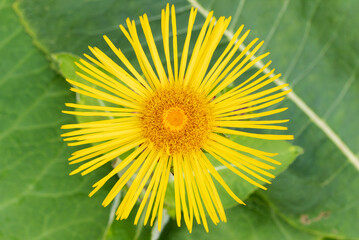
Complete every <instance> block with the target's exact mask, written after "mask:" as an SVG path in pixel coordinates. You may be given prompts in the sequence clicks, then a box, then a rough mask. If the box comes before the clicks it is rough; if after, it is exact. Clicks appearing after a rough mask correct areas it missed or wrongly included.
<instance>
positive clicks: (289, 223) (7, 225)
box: [0, 0, 359, 240]
mask: <svg viewBox="0 0 359 240" xmlns="http://www.w3.org/2000/svg"><path fill="white" fill-rule="evenodd" d="M166 3H167V2H165V1H154V0H152V1H151V0H137V1H134V0H133V1H131V0H128V1H124V0H120V1H115V0H102V1H100V0H78V1H72V0H63V1H60V0H17V1H14V0H0V56H1V58H0V239H4V240H8V239H19V240H22V239H26V240H27V239H158V238H160V239H196V240H199V239H218V238H223V239H259V240H261V239H275V240H277V239H318V240H319V239H359V160H358V155H359V130H358V128H359V107H358V105H359V81H358V78H359V77H358V74H359V73H358V71H359V70H358V66H359V44H358V43H359V31H358V25H359V15H358V14H357V13H358V11H359V1H357V0H343V1H338V0H322V1H320V0H292V1H290V0H268V1H264V0H263V1H259V0H252V1H249V0H247V1H245V0H240V1H238V0H211V1H199V2H197V1H189V2H188V1H184V0H178V1H171V2H170V3H174V4H175V6H176V10H177V18H178V29H179V33H180V36H179V41H180V42H181V41H183V38H184V37H185V34H186V25H187V18H188V15H189V9H190V8H191V6H197V7H200V9H201V10H202V11H200V12H199V13H198V15H197V20H196V23H195V34H196V33H198V30H199V28H200V27H201V23H202V22H203V19H204V15H205V12H206V11H209V10H214V11H215V16H217V17H219V16H226V17H228V16H232V23H231V25H230V26H229V29H228V32H227V33H229V34H231V33H233V31H235V30H236V29H237V28H238V27H239V26H240V25H241V24H244V25H245V29H251V34H250V37H249V39H248V41H249V40H251V39H253V38H255V37H259V38H260V39H261V40H264V41H265V43H264V46H263V47H262V52H264V51H270V52H271V55H270V56H269V59H271V60H273V64H272V65H273V66H274V67H275V68H276V72H277V73H279V72H281V73H282V74H283V77H282V78H281V80H282V81H285V82H288V83H289V84H290V86H291V87H292V88H293V90H294V93H295V94H296V96H298V98H296V99H293V98H291V99H287V100H286V101H285V102H283V103H282V104H281V105H282V106H288V107H289V110H288V111H286V112H285V113H283V114H282V115H281V117H282V118H283V119H286V118H290V119H291V122H290V123H289V125H288V127H289V132H290V133H291V134H294V136H295V140H294V141H293V142H292V144H294V145H297V146H300V147H301V148H302V149H303V150H304V151H303V154H302V155H300V156H299V157H298V158H297V159H296V160H295V161H294V163H293V164H292V165H291V166H289V168H288V170H286V171H285V172H283V173H282V174H281V175H280V176H278V177H277V178H276V179H274V181H273V184H272V185H270V186H269V189H268V190H267V191H262V190H259V191H256V192H254V193H253V194H252V195H251V196H250V197H249V198H248V199H246V203H247V206H234V207H232V208H229V209H227V210H226V213H227V217H228V223H220V224H219V225H218V226H212V225H211V226H210V232H209V233H206V232H205V231H204V229H203V227H202V226H195V227H194V231H193V233H192V234H191V235H189V234H188V231H187V229H186V228H185V227H182V228H178V227H177V226H176V224H175V222H174V221H173V220H169V221H168V223H167V225H166V226H165V227H164V229H163V231H162V233H161V234H159V233H158V232H157V230H156V229H155V228H149V227H147V226H146V227H142V226H140V227H136V226H133V219H132V220H131V219H130V220H128V221H112V215H111V212H113V211H112V210H111V207H107V208H103V207H102V206H101V202H102V200H103V198H104V196H105V195H106V193H107V192H108V191H109V189H110V187H111V184H108V185H105V187H104V188H103V189H101V190H100V191H99V193H98V194H96V195H95V196H94V197H92V198H91V199H90V198H88V197H87V194H88V193H89V192H90V190H91V189H92V187H91V185H92V184H93V183H94V182H96V180H97V179H99V178H100V177H101V176H103V175H105V174H106V172H108V171H109V169H111V166H110V165H109V166H106V167H103V168H102V169H100V170H98V171H96V172H94V173H92V174H90V175H88V176H86V177H81V176H77V175H76V176H71V177H69V176H68V174H69V172H71V170H73V169H74V167H73V166H68V164H67V158H68V157H69V155H70V154H71V152H72V151H73V149H71V148H69V147H67V146H66V144H64V143H63V142H62V139H61V138H60V134H61V132H62V131H60V126H61V125H62V124H64V123H70V122H74V121H75V119H74V118H73V117H71V116H65V115H64V114H62V113H61V110H62V109H64V103H65V102H74V101H75V96H74V94H73V93H71V92H70V91H69V90H68V89H69V87H70V86H69V85H68V84H67V83H66V82H65V80H64V77H63V75H66V73H64V72H63V71H62V69H61V68H59V65H61V62H59V61H58V60H59V58H58V57H57V56H59V54H67V53H69V54H73V55H75V56H81V55H82V54H83V53H87V52H88V50H87V46H88V45H91V46H98V47H99V48H100V49H103V50H104V51H105V52H107V53H108V54H109V55H111V53H110V51H109V48H108V47H106V44H105V42H104V40H103V39H102V35H103V34H106V35H107V36H108V37H110V39H111V40H112V41H113V42H115V44H116V46H120V47H121V49H122V50H123V52H124V53H125V54H126V56H128V58H130V59H131V58H134V54H133V53H132V52H131V49H130V48H129V44H128V43H127V41H126V40H125V39H124V36H123V35H122V34H121V31H120V30H119V28H118V25H119V24H124V23H125V19H126V18H127V17H130V18H131V19H135V20H136V22H139V21H137V20H138V16H140V15H142V14H144V13H147V14H148V16H149V19H150V21H151V27H152V30H153V32H154V34H155V39H156V41H157V43H158V44H161V35H160V10H161V9H162V8H164V7H165V6H166ZM138 29H140V26H138ZM227 42H228V39H226V37H224V39H223V42H222V44H221V46H220V47H223V46H225V44H226V43H227ZM303 102H304V103H305V108H303V105H302V104H301V103H303ZM308 109H309V110H308ZM308 111H309V112H310V113H311V114H312V115H310V114H309V115H308ZM313 114H314V115H313ZM316 117H318V118H316ZM322 123H324V125H323V124H322ZM328 132H329V133H335V135H330V134H328ZM254 144H256V143H254ZM283 144H284V143H283ZM267 147H269V148H271V146H267ZM273 148H274V149H275V146H274V145H273ZM291 149H292V148H291V147H290V145H289V144H288V147H287V150H288V151H289V152H290V150H291ZM296 154H298V152H295V153H292V155H291V156H290V157H288V162H287V165H288V164H289V163H290V162H291V161H292V160H293V159H294V157H295V156H296ZM283 170H284V169H283ZM238 180H239V181H240V179H238ZM234 184H236V182H234ZM238 184H239V185H240V183H238ZM238 190H239V191H240V190H241V188H239V189H238ZM253 191H254V190H251V191H250V193H252V192H253ZM248 194H249V193H248ZM246 197H248V196H246Z"/></svg>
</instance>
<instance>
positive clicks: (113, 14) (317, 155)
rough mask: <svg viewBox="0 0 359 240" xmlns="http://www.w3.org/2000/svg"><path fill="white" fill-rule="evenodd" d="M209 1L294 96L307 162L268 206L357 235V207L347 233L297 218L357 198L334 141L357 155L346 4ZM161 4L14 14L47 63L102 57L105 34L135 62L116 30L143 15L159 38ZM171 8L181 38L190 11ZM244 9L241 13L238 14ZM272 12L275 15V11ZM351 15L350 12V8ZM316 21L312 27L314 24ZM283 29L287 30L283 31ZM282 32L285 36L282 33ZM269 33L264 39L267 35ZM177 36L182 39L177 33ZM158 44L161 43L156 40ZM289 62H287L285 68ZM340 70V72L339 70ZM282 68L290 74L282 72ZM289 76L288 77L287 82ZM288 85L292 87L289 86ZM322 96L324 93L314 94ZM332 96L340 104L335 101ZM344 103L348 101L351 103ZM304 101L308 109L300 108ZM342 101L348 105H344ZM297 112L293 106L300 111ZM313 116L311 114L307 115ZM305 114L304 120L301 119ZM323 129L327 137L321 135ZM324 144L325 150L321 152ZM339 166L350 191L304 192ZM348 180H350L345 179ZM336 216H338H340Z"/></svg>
mask: <svg viewBox="0 0 359 240" xmlns="http://www.w3.org/2000/svg"><path fill="white" fill-rule="evenodd" d="M211 2H212V3H214V4H215V5H214V6H210V7H211V8H214V9H215V10H216V14H219V15H221V14H225V15H227V16H228V15H233V16H234V20H236V19H237V20H238V19H239V20H240V23H245V24H246V27H250V28H252V29H255V30H256V31H254V34H252V35H251V36H253V37H255V36H260V37H262V38H263V39H266V40H267V44H266V47H267V48H268V49H270V50H271V51H272V52H273V54H272V55H271V56H272V59H273V60H274V63H275V64H274V65H275V66H276V67H278V69H279V70H280V71H282V72H284V73H285V72H286V74H285V79H293V81H294V80H295V82H296V83H297V85H296V87H295V88H294V90H295V93H296V94H297V95H294V96H300V98H299V101H298V99H295V98H294V97H291V100H294V102H293V101H288V102H286V104H287V105H290V107H291V108H290V109H291V111H290V112H288V114H290V115H291V116H290V118H291V119H293V120H294V121H292V124H291V126H290V128H291V129H292V131H293V132H294V133H295V134H296V135H297V136H298V135H300V134H302V135H301V136H299V138H298V139H297V140H296V141H297V143H298V144H300V145H301V146H303V147H304V148H305V155H304V157H302V158H301V159H300V162H298V163H297V164H296V165H295V166H293V167H291V168H290V172H289V173H288V174H285V177H280V178H278V179H276V181H275V182H274V184H273V185H272V186H271V188H270V191H268V196H269V199H270V201H271V203H274V204H275V206H276V209H278V208H279V210H280V212H279V214H281V215H283V213H285V218H286V219H287V220H289V221H290V222H291V223H292V224H294V225H296V226H299V227H302V228H305V229H309V230H311V231H317V232H322V233H323V234H326V235H331V236H342V235H348V236H352V237H355V236H357V232H356V231H357V230H356V229H355V227H353V224H354V223H353V221H351V222H350V220H351V219H353V216H356V215H357V210H356V209H357V205H356V204H353V205H352V206H354V210H355V211H352V212H350V211H347V212H346V213H345V212H344V214H346V215H345V219H349V221H347V223H346V229H339V231H337V233H330V231H331V229H332V227H333V226H336V225H338V221H339V220H338V219H340V218H336V216H335V215H334V214H331V215H329V217H327V218H325V219H323V218H322V219H321V220H322V221H317V222H314V223H313V221H312V222H311V224H309V225H308V224H307V225H303V224H301V222H300V219H301V218H300V217H301V216H302V215H303V214H308V215H309V218H310V219H312V218H316V216H318V214H320V213H321V212H327V209H326V208H327V205H328V204H327V202H325V201H320V200H321V199H325V198H332V199H333V200H331V202H330V203H329V206H330V205H334V203H335V202H336V201H337V202H338V200H340V198H341V195H340V194H337V195H335V194H333V195H330V194H331V193H333V192H340V193H345V196H346V197H345V199H343V203H345V205H347V206H350V205H349V203H350V202H353V199H355V198H356V196H355V195H354V194H353V187H354V186H355V182H357V180H356V179H357V178H358V177H357V171H356V170H355V169H354V167H352V165H351V162H349V161H348V160H347V158H346V157H345V156H344V155H343V152H344V153H346V155H348V153H347V152H348V151H346V150H345V148H344V147H343V145H340V144H339V143H340V141H339V142H338V139H339V140H342V141H344V142H345V144H347V145H348V146H349V151H351V152H355V151H358V150H357V149H355V147H357V146H358V144H357V143H358V136H357V135H356V133H355V131H352V129H355V121H353V120H352V119H353V118H347V116H349V113H352V114H353V115H355V116H358V114H357V111H358V110H357V108H355V105H354V104H353V103H354V102H355V101H356V102H358V101H357V100H358V98H357V90H358V87H357V86H358V85H357V82H356V81H354V80H353V79H355V71H354V70H355V69H356V68H355V67H356V65H355V64H356V63H355V64H354V65H355V66H353V58H354V56H356V53H354V54H353V52H355V51H356V50H357V49H356V46H355V45H353V39H357V38H356V35H355V34H356V33H354V31H352V32H348V29H349V26H351V25H349V24H348V23H347V22H346V21H347V20H345V21H344V20H343V21H342V22H341V24H342V26H346V28H344V29H343V30H340V31H341V32H338V31H337V30H338V29H339V27H338V23H336V21H338V20H337V18H338V17H337V16H339V18H341V16H346V15H348V14H342V12H344V13H346V11H347V10H346V9H344V8H345V6H344V5H345V4H347V5H348V4H350V3H351V2H349V1H345V4H343V5H342V4H339V3H338V4H336V2H335V1H330V2H329V3H328V6H327V5H325V4H321V3H317V4H318V6H317V7H316V6H315V4H316V2H314V3H313V2H312V1H304V0H303V1H296V2H295V3H291V4H289V5H287V3H288V2H289V1H285V2H284V3H285V5H283V7H282V5H279V4H281V3H282V2H280V3H278V2H274V1H273V2H272V1H271V2H270V3H268V5H266V4H263V2H262V1H261V2H260V5H259V4H258V1H247V2H245V1H243V0H242V1H240V3H239V5H238V2H237V1H232V2H231V3H230V2H223V1H211ZM192 4H195V2H194V3H193V2H192ZM313 4H314V6H313ZM164 5H165V3H164V2H157V1H156V2H155V3H153V2H152V1H137V2H130V3H128V2H126V3H124V2H121V1H119V2H118V1H99V0H96V1H91V2H88V1H76V3H74V2H73V1H69V0H68V1H61V3H60V2H56V1H41V0H36V1H25V0H22V1H21V0H20V1H18V5H17V11H18V13H19V15H20V16H21V19H22V21H23V23H24V25H25V26H26V28H27V31H28V32H29V33H30V35H31V36H32V37H33V39H34V42H35V44H36V46H39V47H41V48H42V49H43V50H44V51H45V52H46V53H47V54H48V56H49V55H50V54H51V53H58V52H62V51H68V52H72V53H74V54H77V55H80V54H81V53H83V52H86V51H87V50H86V46H87V45H88V44H89V45H96V46H98V47H100V48H101V49H103V50H104V51H105V52H108V50H106V49H108V47H106V46H105V45H106V44H105V43H104V41H103V40H102V39H101V38H100V37H99V36H100V35H101V34H107V35H108V36H109V37H110V38H111V39H112V40H113V41H114V42H116V45H117V46H121V49H122V50H123V51H124V52H125V54H126V56H128V58H130V59H131V58H133V55H131V52H130V48H129V45H128V43H127V41H126V40H124V37H123V36H122V35H121V33H120V31H119V30H118V27H117V25H118V24H121V23H122V24H123V23H124V20H125V18H126V17H127V16H129V17H131V18H134V19H137V16H138V15H141V14H143V13H145V12H147V13H149V15H150V19H151V26H152V27H154V30H153V31H154V32H157V33H159V32H160V31H159V23H160V22H159V15H158V13H159V9H160V8H162V7H164ZM176 5H177V10H178V13H179V21H178V22H179V24H180V27H179V29H180V31H181V32H185V26H186V24H187V16H188V12H187V10H188V9H189V4H188V3H187V2H184V1H178V2H176ZM337 5H338V6H337ZM204 7H205V8H207V7H208V6H206V5H205V4H204ZM242 7H243V9H242V11H240V10H241V8H242ZM315 7H316V8H315ZM321 8H324V10H323V9H322V10H321V11H322V14H321V15H318V16H317V15H315V16H316V19H314V18H313V17H312V16H311V11H310V10H311V9H321ZM274 9H277V10H278V11H273V10H274ZM343 9H344V10H345V11H344V10H343ZM353 9H355V8H354V7H353ZM286 10H287V11H288V12H286ZM297 10H298V12H297ZM229 11H230V12H229ZM352 11H354V10H352ZM239 13H241V14H240V15H239V17H236V15H238V14H239ZM278 13H279V14H278ZM259 16H260V17H259ZM278 16H279V18H278ZM281 17H283V18H284V17H286V18H287V19H285V21H280V20H281ZM349 17H350V14H349ZM349 17H348V19H349ZM352 18H354V15H353V17H352ZM198 19H199V21H198V23H200V22H201V21H202V20H203V18H201V17H200V16H199V17H198ZM275 19H279V20H275ZM303 19H304V21H303ZM312 20H313V21H312ZM314 20H316V22H318V23H317V24H314V22H315V21H314ZM339 20H340V19H339ZM234 22H236V23H235V24H234V25H233V26H238V24H239V23H237V21H234ZM328 22H329V23H331V25H330V27H324V26H326V25H325V24H328ZM272 23H273V24H272ZM283 24H284V25H285V26H287V28H285V26H282V25H283ZM272 25H273V26H274V28H272ZM332 25H334V26H337V27H336V28H335V31H332V30H333V27H332ZM198 26H200V24H198V25H197V22H196V29H198ZM312 26H316V29H317V30H316V31H317V32H314V33H312V31H310V30H311V28H312ZM276 27H278V30H277V32H276V33H275V30H276ZM281 28H284V29H285V30H283V32H280V30H281ZM308 28H309V29H308ZM229 33H231V32H229ZM267 33H268V35H266V34H267ZM274 33H275V34H274ZM303 33H304V34H303ZM227 35H228V36H229V35H230V34H228V33H227ZM342 35H344V36H347V37H345V38H344V40H343V39H342V38H339V37H338V36H342ZM266 36H268V37H266ZM302 36H303V37H302ZM328 36H329V37H328ZM181 37H182V38H183V34H182V35H181ZM181 37H180V38H181ZM156 39H157V40H158V41H159V40H161V39H160V38H159V37H158V36H157V37H156ZM328 40H329V42H328ZM343 44H344V45H345V46H346V48H345V49H346V50H345V49H344V50H345V51H339V49H340V50H341V48H340V46H342V45H343ZM332 48H333V50H332ZM350 49H353V50H350ZM297 50H298V52H297ZM293 51H294V52H293ZM329 53H330V54H329ZM313 59H314V60H313ZM323 59H325V61H324V63H322V60H323ZM337 59H343V61H342V62H340V63H337ZM289 60H293V61H291V62H289V63H288V61H289ZM319 63H322V64H319ZM335 63H336V64H335ZM338 64H339V66H337V65H338ZM287 69H289V70H288V71H286V70H287ZM318 69H319V70H318ZM294 70H297V71H294ZM288 76H290V77H289V78H288ZM293 76H294V77H293ZM350 76H351V78H350ZM342 79H343V80H344V82H343V80H342ZM346 79H349V81H348V82H345V80H346ZM335 80H338V81H335ZM288 81H289V82H290V80H288ZM343 86H345V87H343ZM349 86H351V88H350V87H349ZM322 89H323V90H325V91H320V90H322ZM338 89H339V93H340V94H339V98H337V95H338ZM342 89H343V90H342ZM353 89H354V90H353ZM318 93H320V94H318ZM291 96H293V95H291ZM335 99H338V100H337V101H336V104H334V105H333V106H334V107H330V106H327V103H328V102H329V103H330V102H333V101H334V100H335ZM343 99H344V100H343ZM345 99H351V101H348V100H345ZM303 100H304V102H305V103H307V105H304V106H303V102H302V101H303ZM346 102H349V103H350V104H344V103H346ZM296 106H299V108H298V107H296ZM308 106H309V108H308ZM308 109H309V110H308ZM326 112H327V113H326ZM312 113H314V114H315V115H314V116H313V114H312ZM308 114H309V116H310V117H309V118H308V117H307V115H308ZM310 114H312V115H310ZM316 116H320V117H324V116H327V117H328V116H329V117H328V122H329V125H328V124H326V123H325V122H324V126H323V124H322V123H323V122H322V121H320V119H319V120H318V118H316ZM330 116H332V117H330ZM308 126H309V127H308ZM328 129H329V130H328ZM323 130H324V131H325V134H323ZM333 130H334V131H335V132H336V133H337V134H338V137H335V136H334V137H332V136H331V135H330V134H328V133H331V131H333ZM327 135H330V136H331V138H332V139H334V140H335V141H334V143H333V141H332V139H331V138H328V136H327ZM323 142H324V143H325V144H324V145H321V144H322V143H323ZM326 154H327V155H326ZM351 159H352V158H351ZM327 163H330V165H329V166H327V165H328V164H327ZM341 164H347V166H348V167H347V168H348V169H349V172H347V170H346V169H344V168H343V170H342V171H343V172H339V173H338V174H337V175H335V176H337V177H340V178H342V177H343V176H346V174H347V175H348V173H352V175H353V176H352V179H354V180H353V181H352V182H351V183H347V184H352V186H349V188H348V189H346V190H342V189H341V188H342V186H341V185H340V183H338V184H337V185H336V184H333V183H335V182H336V181H334V182H331V184H329V185H328V188H320V187H319V188H313V189H309V188H312V187H313V186H315V184H317V182H318V181H317V179H316V178H318V179H319V180H323V179H327V178H329V177H330V176H333V172H335V171H334V169H337V167H338V166H341ZM348 176H349V177H350V175H348ZM349 177H348V178H349ZM288 179H295V181H289V182H288V183H287V182H286V181H288ZM344 179H345V178H344ZM311 183H313V184H311ZM271 189H273V190H271ZM308 189H309V190H308ZM316 194H321V196H323V197H321V199H319V198H314V200H313V198H312V196H313V195H316ZM283 196H285V197H283ZM298 196H300V199H298ZM311 201H315V202H314V203H313V204H310V205H309V207H308V206H304V203H308V202H311ZM300 207H301V208H302V209H301V210H300V211H297V212H295V211H294V210H295V209H298V208H300ZM303 209H304V210H303ZM351 210H352V209H351ZM315 211H317V212H315ZM321 216H322V215H321ZM325 216H326V215H325ZM337 216H338V217H340V216H339V215H337ZM324 221H326V222H325V224H327V223H328V225H325V224H323V225H322V226H319V227H318V226H317V225H316V224H318V222H319V223H320V222H324Z"/></svg>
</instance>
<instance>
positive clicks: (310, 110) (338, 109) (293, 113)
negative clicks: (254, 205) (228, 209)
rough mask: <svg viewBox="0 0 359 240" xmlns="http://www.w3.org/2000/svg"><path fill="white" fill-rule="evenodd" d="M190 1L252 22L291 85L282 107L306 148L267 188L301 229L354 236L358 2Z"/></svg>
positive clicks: (358, 167)
mask: <svg viewBox="0 0 359 240" xmlns="http://www.w3.org/2000/svg"><path fill="white" fill-rule="evenodd" d="M191 3H192V4H193V5H195V6H199V7H201V10H202V14H203V15H205V14H206V9H213V10H215V14H216V15H217V16H219V15H226V16H229V15H232V16H233V18H234V23H233V25H232V28H231V29H235V28H236V27H238V26H239V25H240V24H243V23H244V24H245V25H246V27H247V28H250V29H253V32H254V34H253V36H259V37H260V38H261V39H264V40H266V42H265V47H266V49H267V50H270V51H271V52H272V54H271V58H272V59H273V62H274V63H275V67H276V68H277V69H278V70H279V72H282V73H283V74H284V75H283V78H282V79H281V80H282V81H286V82H288V83H290V84H291V86H292V88H293V90H294V94H291V95H289V99H288V100H287V102H285V103H284V104H285V105H286V106H289V109H290V110H289V111H288V112H286V113H285V114H287V115H288V117H289V118H291V119H292V121H291V124H290V127H289V128H290V129H291V131H292V132H293V133H294V135H295V138H296V140H295V142H294V143H295V144H297V145H300V146H301V147H303V148H304V155H302V156H301V157H300V158H299V159H298V160H297V161H296V162H295V163H294V164H293V165H292V166H291V167H290V168H289V170H288V171H286V172H285V173H284V174H282V175H281V176H280V177H279V178H278V179H277V181H276V182H275V183H274V184H273V186H271V188H270V189H269V191H267V192H265V193H264V194H265V195H266V196H267V198H268V199H269V200H270V201H271V203H272V204H273V205H274V206H275V207H276V209H278V211H280V214H281V215H283V216H284V217H285V218H286V219H287V220H288V221H290V222H291V223H292V224H294V225H296V226H298V227H300V228H302V229H306V230H310V231H314V232H320V233H323V234H326V235H329V236H333V237H349V238H359V228H358V227H357V221H356V220H357V219H358V216H359V201H358V198H359V191H358V188H359V174H358V173H359V172H358V171H359V161H358V152H359V135H358V118H359V108H358V103H359V81H358V77H357V76H358V63H359V61H358V56H359V45H358V44H357V43H358V39H359V31H357V30H356V29H355V27H354V26H357V25H358V24H359V17H358V14H357V12H358V10H359V2H358V1H355V0H352V1H351V0H346V1H309V0H302V1H289V0H284V1H279V0H278V1H265V2H264V1H260V2H259V1H239V2H237V1H230V0H226V1H211V5H209V4H208V2H205V1H203V2H202V1H201V4H202V5H201V4H199V3H198V2H195V1H191ZM229 5H230V6H232V7H228V6H229ZM202 7H203V8H202ZM232 33H233V31H228V32H227V33H226V34H227V36H230V35H231V34H232Z"/></svg>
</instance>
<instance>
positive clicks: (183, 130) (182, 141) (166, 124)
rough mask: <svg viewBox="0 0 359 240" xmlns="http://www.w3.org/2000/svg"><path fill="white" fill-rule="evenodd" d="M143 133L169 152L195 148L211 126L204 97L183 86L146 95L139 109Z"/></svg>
mask: <svg viewBox="0 0 359 240" xmlns="http://www.w3.org/2000/svg"><path fill="white" fill-rule="evenodd" d="M141 113H142V116H141V123H142V130H143V136H144V137H145V138H147V139H148V140H149V141H151V142H152V143H153V144H154V146H155V147H156V148H157V149H158V150H163V151H165V152H167V153H168V154H169V155H173V154H185V153H188V152H191V151H193V150H198V149H200V148H201V147H202V146H203V143H204V142H205V141H206V139H207V136H208V133H209V132H210V131H211V129H212V127H211V126H212V122H213V121H212V119H213V117H212V115H213V114H212V110H211V109H210V106H209V103H208V102H206V100H205V98H204V97H203V96H202V95H201V94H199V93H197V92H194V91H191V90H189V89H184V88H178V87H177V88H176V87H170V88H164V89H161V90H158V91H157V92H155V93H154V95H153V96H152V97H150V98H148V99H147V100H146V101H145V102H144V105H143V110H142V111H141Z"/></svg>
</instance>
